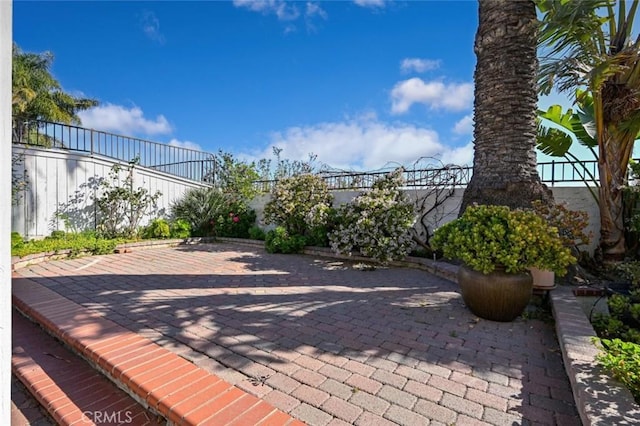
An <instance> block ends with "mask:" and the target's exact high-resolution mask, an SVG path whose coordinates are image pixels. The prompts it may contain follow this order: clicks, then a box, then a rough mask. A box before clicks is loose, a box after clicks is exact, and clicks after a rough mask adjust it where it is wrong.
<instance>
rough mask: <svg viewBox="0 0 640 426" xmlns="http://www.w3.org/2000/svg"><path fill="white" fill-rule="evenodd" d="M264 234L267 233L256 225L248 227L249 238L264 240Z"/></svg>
mask: <svg viewBox="0 0 640 426" xmlns="http://www.w3.org/2000/svg"><path fill="white" fill-rule="evenodd" d="M266 236H267V234H266V233H265V232H264V230H263V229H262V228H260V227H259V226H258V225H253V226H252V227H251V228H249V238H251V239H252V240H260V241H264V239H265V237H266Z"/></svg>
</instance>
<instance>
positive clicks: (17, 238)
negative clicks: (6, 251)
mask: <svg viewBox="0 0 640 426" xmlns="http://www.w3.org/2000/svg"><path fill="white" fill-rule="evenodd" d="M23 245H24V239H23V238H22V235H20V234H19V233H18V232H12V233H11V250H12V251H13V249H14V248H16V249H17V248H20V247H22V246H23Z"/></svg>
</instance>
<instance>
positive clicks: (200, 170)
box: [13, 121, 216, 182]
mask: <svg viewBox="0 0 640 426" xmlns="http://www.w3.org/2000/svg"><path fill="white" fill-rule="evenodd" d="M13 143H17V144H25V145H31V146H38V147H44V148H56V149H62V150H66V151H71V152H81V153H85V154H88V155H91V156H104V157H109V158H113V159H116V160H120V161H125V162H130V161H132V160H134V159H136V158H137V159H138V162H139V163H138V164H140V165H141V166H144V167H149V168H151V169H155V170H158V171H161V172H164V173H168V174H171V175H174V176H179V177H181V178H185V179H189V180H194V181H198V182H203V181H205V182H213V181H214V180H215V175H216V157H215V155H214V154H211V153H208V152H203V151H195V150H192V149H188V148H183V147H180V146H172V145H168V144H164V143H158V142H151V141H147V140H144V139H138V138H133V137H130V136H122V135H117V134H113V133H108V132H102V131H99V130H93V129H86V128H84V127H78V126H71V125H67V124H60V123H50V122H46V121H33V122H28V123H22V124H21V125H19V126H17V127H14V129H13Z"/></svg>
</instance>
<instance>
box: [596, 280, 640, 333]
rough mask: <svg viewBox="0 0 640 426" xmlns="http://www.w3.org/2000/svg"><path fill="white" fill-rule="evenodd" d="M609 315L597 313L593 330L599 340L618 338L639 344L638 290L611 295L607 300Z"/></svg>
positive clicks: (639, 310)
mask: <svg viewBox="0 0 640 426" xmlns="http://www.w3.org/2000/svg"><path fill="white" fill-rule="evenodd" d="M607 305H608V308H609V315H606V314H602V313H598V314H595V315H594V317H593V319H592V324H593V328H594V329H595V330H596V332H597V333H598V336H599V337H601V338H607V339H615V338H619V339H622V340H624V341H627V342H633V343H637V344H640V288H638V287H637V286H636V288H634V289H633V290H631V291H630V292H629V294H613V295H611V296H610V297H609V298H608V299H607Z"/></svg>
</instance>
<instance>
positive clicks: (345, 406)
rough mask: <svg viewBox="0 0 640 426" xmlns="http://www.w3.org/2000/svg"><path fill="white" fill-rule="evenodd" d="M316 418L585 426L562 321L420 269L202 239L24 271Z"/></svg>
mask: <svg viewBox="0 0 640 426" xmlns="http://www.w3.org/2000/svg"><path fill="white" fill-rule="evenodd" d="M17 274H18V275H21V276H24V277H29V278H31V279H32V280H33V281H36V282H38V283H40V284H42V285H44V286H46V287H48V288H49V289H51V290H54V291H56V292H58V293H59V294H60V295H63V296H64V297H67V298H68V299H70V300H72V301H74V302H76V303H79V304H81V305H83V306H85V307H87V308H90V309H92V310H95V311H98V312H101V313H103V314H104V315H105V316H106V317H107V318H108V319H110V320H112V321H114V322H116V323H119V324H120V325H122V326H124V327H127V328H128V329H130V330H132V331H134V332H137V333H140V334H141V335H143V336H145V337H147V338H150V339H152V340H154V341H156V342H157V343H159V344H161V345H163V346H164V347H165V348H167V349H170V350H172V351H174V352H176V353H178V354H179V355H181V356H183V357H185V358H187V359H189V360H190V361H192V362H193V363H195V364H196V365H198V366H200V367H202V368H204V369H207V370H209V371H211V372H212V373H214V374H216V375H217V376H219V377H221V378H223V379H225V380H226V381H228V382H230V383H232V384H235V385H236V386H238V387H240V388H242V389H244V390H246V391H247V392H249V393H252V394H254V395H256V396H258V397H260V398H263V399H264V400H265V401H267V402H269V403H271V404H272V405H273V406H275V407H277V408H279V409H281V410H283V411H285V412H287V413H289V414H290V415H292V416H293V417H295V418H297V419H300V420H302V421H304V422H306V423H308V424H311V425H326V424H333V425H338V424H366V425H375V424H406V425H427V424H430V425H438V424H445V425H449V424H456V425H467V424H474V425H475V424H478V425H482V424H491V425H509V426H511V425H514V424H516V425H520V424H549V425H552V424H558V425H563V426H564V425H578V424H580V421H579V419H578V415H577V413H576V409H575V406H574V402H573V396H572V394H571V390H570V386H569V381H568V379H567V377H566V375H565V370H564V368H563V365H562V360H561V355H560V353H559V348H558V343H557V341H556V338H555V335H554V331H553V325H552V324H547V323H544V322H541V321H539V320H533V319H530V320H523V319H519V320H517V321H515V322H512V323H496V322H491V321H485V320H481V319H478V318H476V317H474V316H473V315H472V314H471V313H470V312H469V311H468V310H467V309H466V308H465V307H464V305H463V303H462V300H461V297H460V295H459V294H458V293H457V285H455V284H454V283H451V282H449V281H446V280H443V279H440V278H437V277H435V276H433V275H430V274H428V273H426V272H423V271H419V270H413V269H399V268H389V269H384V268H382V269H377V270H375V271H362V270H358V269H356V268H354V267H353V265H352V264H351V263H349V262H342V261H338V260H331V259H322V258H317V257H312V256H302V255H300V256H298V255H272V254H267V253H265V252H264V251H263V250H261V249H256V248H251V247H245V246H241V245H234V244H213V245H211V244H202V245H195V246H182V247H177V248H167V249H154V250H146V251H137V252H133V253H126V254H120V255H109V256H98V257H88V258H80V259H73V260H64V261H54V262H48V263H42V264H37V265H33V266H29V267H26V268H23V269H20V270H18V271H17Z"/></svg>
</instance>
